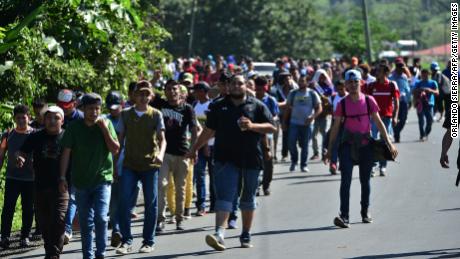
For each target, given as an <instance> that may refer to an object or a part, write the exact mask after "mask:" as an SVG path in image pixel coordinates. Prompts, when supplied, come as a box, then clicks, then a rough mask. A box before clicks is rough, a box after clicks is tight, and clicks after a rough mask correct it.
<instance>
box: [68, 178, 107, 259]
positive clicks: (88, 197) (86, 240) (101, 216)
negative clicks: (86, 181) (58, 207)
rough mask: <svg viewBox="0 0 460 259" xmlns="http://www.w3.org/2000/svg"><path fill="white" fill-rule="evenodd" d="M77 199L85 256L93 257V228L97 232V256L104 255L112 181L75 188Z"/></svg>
mask: <svg viewBox="0 0 460 259" xmlns="http://www.w3.org/2000/svg"><path fill="white" fill-rule="evenodd" d="M75 200H76V202H77V207H78V219H79V221H80V231H81V244H82V252H83V258H85V259H86V258H93V257H94V254H93V230H95V232H96V256H104V255H105V249H106V247H107V227H108V222H109V219H108V216H107V215H108V213H109V203H110V183H109V182H106V183H101V184H98V185H96V186H95V187H92V188H88V189H77V188H75Z"/></svg>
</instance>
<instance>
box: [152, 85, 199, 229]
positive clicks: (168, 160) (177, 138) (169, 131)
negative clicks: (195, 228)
mask: <svg viewBox="0 0 460 259" xmlns="http://www.w3.org/2000/svg"><path fill="white" fill-rule="evenodd" d="M165 94H166V98H167V102H160V101H157V102H156V103H157V104H158V106H159V107H158V108H159V109H160V110H161V112H162V113H163V119H164V124H165V129H166V131H165V136H166V143H167V144H166V154H165V157H164V159H163V164H162V166H161V168H160V176H159V179H158V183H159V189H158V197H159V202H158V207H159V208H158V214H159V215H158V226H157V229H158V231H159V232H161V231H162V230H163V229H164V221H165V219H166V216H165V215H166V212H165V209H166V194H167V190H168V180H169V177H170V174H172V177H173V179H174V186H175V190H176V197H175V198H176V211H175V216H176V228H177V230H183V229H184V227H183V220H184V208H185V183H186V179H187V174H188V166H189V159H188V158H186V157H185V154H186V153H187V152H188V150H189V144H188V141H187V132H188V131H189V132H190V133H191V144H192V145H193V144H194V143H195V140H196V135H197V127H196V126H197V124H196V118H195V111H194V110H193V108H192V106H190V105H189V104H187V103H184V102H181V99H180V87H179V84H177V83H176V82H172V83H169V84H166V88H165Z"/></svg>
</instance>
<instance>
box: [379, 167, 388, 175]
mask: <svg viewBox="0 0 460 259" xmlns="http://www.w3.org/2000/svg"><path fill="white" fill-rule="evenodd" d="M386 172H387V168H386V167H382V168H380V176H386V175H387V174H386Z"/></svg>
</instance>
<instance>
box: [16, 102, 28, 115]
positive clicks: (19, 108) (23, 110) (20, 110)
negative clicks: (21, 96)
mask: <svg viewBox="0 0 460 259" xmlns="http://www.w3.org/2000/svg"><path fill="white" fill-rule="evenodd" d="M18 114H26V115H29V107H27V105H24V104H18V105H16V106H15V107H14V109H13V116H16V115H18Z"/></svg>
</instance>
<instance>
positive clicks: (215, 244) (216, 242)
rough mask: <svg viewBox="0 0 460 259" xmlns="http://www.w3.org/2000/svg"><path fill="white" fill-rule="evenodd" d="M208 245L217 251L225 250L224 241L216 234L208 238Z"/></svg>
mask: <svg viewBox="0 0 460 259" xmlns="http://www.w3.org/2000/svg"><path fill="white" fill-rule="evenodd" d="M206 244H208V246H210V247H212V248H214V249H215V250H217V251H224V250H225V243H224V239H223V238H222V237H220V236H218V235H216V234H214V235H207V236H206Z"/></svg>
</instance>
